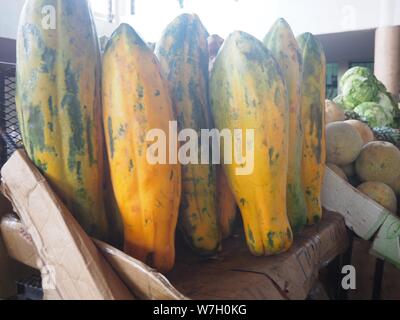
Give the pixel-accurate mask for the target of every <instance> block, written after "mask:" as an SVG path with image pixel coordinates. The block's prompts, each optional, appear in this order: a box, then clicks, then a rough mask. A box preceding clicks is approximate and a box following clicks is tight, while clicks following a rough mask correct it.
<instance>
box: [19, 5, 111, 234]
mask: <svg viewBox="0 0 400 320" xmlns="http://www.w3.org/2000/svg"><path fill="white" fill-rule="evenodd" d="M45 6H53V7H54V8H55V9H56V10H57V13H58V14H57V26H56V29H51V28H50V29H44V28H43V24H42V23H43V14H42V9H43V8H44V7H45ZM17 60H18V64H17V88H16V89H17V92H16V108H17V113H18V118H19V124H20V129H21V133H22V138H23V142H24V146H25V148H26V151H27V153H28V155H29V157H30V159H31V160H32V161H33V162H34V163H35V164H36V166H37V167H39V168H40V170H41V171H42V173H43V174H44V176H45V177H46V179H47V180H48V181H49V183H50V184H51V186H52V187H53V188H54V190H55V191H56V193H57V194H58V196H59V197H60V198H61V199H62V200H63V202H64V203H65V204H66V206H67V207H68V208H69V209H70V211H71V213H72V214H73V215H74V216H75V218H76V219H77V221H78V222H79V223H80V224H81V226H82V227H83V228H84V229H85V230H86V232H87V233H88V234H89V235H91V236H94V237H97V238H99V239H101V240H107V238H108V224H107V218H106V213H105V210H104V203H103V189H102V188H103V175H104V170H103V136H102V126H101V93H100V92H101V91H100V89H101V87H100V86H101V61H100V49H99V45H98V39H97V35H96V30H95V25H94V21H93V18H92V15H91V12H90V8H89V5H88V3H87V1H81V0H70V1H57V0H35V1H26V2H25V5H24V7H23V9H22V12H21V16H20V22H19V28H18V35H17Z"/></svg>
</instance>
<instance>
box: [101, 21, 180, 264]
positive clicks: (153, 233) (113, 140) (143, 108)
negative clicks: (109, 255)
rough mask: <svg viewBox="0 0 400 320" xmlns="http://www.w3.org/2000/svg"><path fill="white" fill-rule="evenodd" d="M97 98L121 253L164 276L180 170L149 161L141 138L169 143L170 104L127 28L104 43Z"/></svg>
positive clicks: (146, 51) (154, 63) (153, 62)
mask: <svg viewBox="0 0 400 320" xmlns="http://www.w3.org/2000/svg"><path fill="white" fill-rule="evenodd" d="M102 93H103V122H104V129H105V136H106V144H107V153H108V160H109V165H110V173H111V182H112V186H113V190H114V193H115V198H116V202H117V204H118V209H119V211H120V212H121V216H122V220H123V225H124V250H125V251H126V252H127V253H128V254H130V255H132V256H133V257H136V258H138V259H140V260H142V261H144V262H146V263H148V264H149V265H151V266H153V267H155V268H156V269H157V270H159V271H161V272H166V271H169V270H170V269H171V268H172V267H173V265H174V261H175V243H174V242H175V229H176V224H177V219H178V208H179V199H180V189H181V172H180V165H179V164H162V163H153V162H152V161H149V158H148V153H149V148H150V147H151V146H152V144H150V143H149V142H148V141H147V135H148V133H149V132H150V130H151V129H159V130H162V131H163V132H164V133H165V135H166V141H170V139H171V137H170V136H169V122H170V121H173V120H174V115H173V110H172V102H171V98H170V95H169V92H168V87H167V84H166V80H165V78H164V77H163V76H162V74H161V68H160V64H159V62H158V60H157V58H156V56H155V55H154V53H153V52H152V51H151V49H150V48H148V46H147V45H146V43H145V42H144V41H143V40H142V39H141V38H140V37H139V36H138V34H137V33H136V32H135V31H134V30H133V28H131V27H130V26H129V25H127V24H121V25H120V26H119V27H118V29H117V30H116V31H115V32H114V33H113V35H112V36H111V38H110V40H109V42H108V43H107V46H106V49H105V53H104V57H103V86H102ZM176 143H177V141H176Z"/></svg>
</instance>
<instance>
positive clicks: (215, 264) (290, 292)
mask: <svg viewBox="0 0 400 320" xmlns="http://www.w3.org/2000/svg"><path fill="white" fill-rule="evenodd" d="M347 245H348V235H347V231H346V227H345V224H344V219H343V218H342V217H341V216H340V215H338V214H333V213H324V215H323V219H322V220H321V222H320V223H319V224H318V225H315V226H311V227H307V228H305V229H304V230H303V232H301V234H300V235H299V236H297V237H296V238H295V243H294V245H293V246H292V248H291V249H290V250H289V251H288V252H285V253H282V254H279V255H276V256H269V257H256V256H253V255H251V254H250V252H249V250H248V248H247V246H246V242H245V240H244V237H243V231H242V230H241V229H239V230H237V232H236V233H235V235H234V237H232V238H230V239H228V240H227V241H225V242H224V243H223V245H222V247H223V251H222V252H221V253H219V254H218V255H217V256H216V257H214V258H213V259H205V258H202V257H199V256H197V255H195V254H193V253H191V252H190V251H189V250H187V249H185V248H180V249H179V250H178V252H177V263H176V266H175V268H174V269H173V270H172V272H171V273H170V274H169V275H168V279H169V280H170V281H171V283H172V284H173V285H174V286H175V287H176V288H177V289H178V290H179V291H180V292H182V293H183V294H185V295H186V296H188V297H190V298H201V299H208V298H210V299H212V298H213V297H227V298H231V299H236V298H238V299H254V292H253V293H252V292H249V291H248V290H249V288H250V287H251V285H253V284H254V283H257V280H256V278H255V275H257V277H258V276H261V277H258V278H259V279H258V281H260V282H259V283H260V286H256V287H255V288H256V289H255V290H256V291H259V292H258V294H259V296H260V297H261V296H266V297H267V296H268V297H272V296H273V297H275V298H280V299H305V298H306V297H307V295H308V292H309V290H310V289H311V287H312V286H313V284H314V281H315V280H316V279H317V277H318V271H319V268H320V266H321V265H324V264H326V263H327V262H328V261H330V260H332V259H333V258H334V257H336V256H337V255H339V254H341V253H343V252H344V251H345V250H346V248H347ZM227 278H229V279H231V281H226V280H225V279H227ZM261 278H264V281H261V280H260V279H261ZM218 279H219V280H218ZM238 279H240V281H239V280H238ZM265 279H267V280H265ZM246 283H247V286H246ZM246 288H247V290H245V289H246Z"/></svg>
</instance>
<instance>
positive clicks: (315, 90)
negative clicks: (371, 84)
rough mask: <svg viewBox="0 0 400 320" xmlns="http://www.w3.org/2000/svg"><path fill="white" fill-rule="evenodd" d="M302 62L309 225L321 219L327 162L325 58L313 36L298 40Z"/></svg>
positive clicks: (304, 157) (304, 166)
mask: <svg viewBox="0 0 400 320" xmlns="http://www.w3.org/2000/svg"><path fill="white" fill-rule="evenodd" d="M297 41H298V44H299V47H300V50H301V55H302V59H303V66H302V73H301V88H300V90H301V109H302V110H301V121H302V128H303V132H304V136H303V152H302V156H303V158H302V180H303V181H302V183H303V192H304V194H305V198H306V204H307V223H308V224H312V223H316V222H318V221H319V220H320V219H321V216H322V207H321V198H320V195H321V187H322V181H323V179H324V169H325V160H326V139H325V91H326V87H325V82H326V80H325V76H326V59H325V53H324V50H323V48H322V45H321V43H319V41H318V40H317V39H316V38H315V37H314V36H313V35H312V34H311V33H305V34H302V35H300V36H299V37H298V38H297Z"/></svg>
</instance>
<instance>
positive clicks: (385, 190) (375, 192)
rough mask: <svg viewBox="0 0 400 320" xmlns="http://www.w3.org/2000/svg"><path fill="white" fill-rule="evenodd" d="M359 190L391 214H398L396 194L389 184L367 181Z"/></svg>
mask: <svg viewBox="0 0 400 320" xmlns="http://www.w3.org/2000/svg"><path fill="white" fill-rule="evenodd" d="M357 189H358V190H359V191H361V192H362V193H364V194H365V195H367V196H368V197H370V198H371V199H372V200H374V201H376V202H377V203H379V204H380V205H381V206H382V207H384V208H386V209H387V210H389V211H390V212H392V213H396V212H397V198H396V194H395V193H394V191H393V190H392V188H390V187H389V186H388V185H387V184H384V183H382V182H377V181H367V182H364V183H362V184H360V185H359V186H358V187H357Z"/></svg>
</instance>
